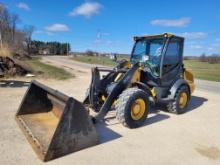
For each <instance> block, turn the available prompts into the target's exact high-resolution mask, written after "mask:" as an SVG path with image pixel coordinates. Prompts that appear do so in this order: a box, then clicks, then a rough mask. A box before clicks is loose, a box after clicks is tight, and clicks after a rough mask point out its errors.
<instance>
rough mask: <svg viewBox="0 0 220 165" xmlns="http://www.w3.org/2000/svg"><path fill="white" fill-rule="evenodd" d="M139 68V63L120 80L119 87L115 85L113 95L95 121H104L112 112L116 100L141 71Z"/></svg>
mask: <svg viewBox="0 0 220 165" xmlns="http://www.w3.org/2000/svg"><path fill="white" fill-rule="evenodd" d="M139 67H140V65H139V63H136V64H134V65H133V66H132V67H131V68H130V69H129V70H128V71H127V72H126V73H125V75H124V76H123V78H122V79H121V80H119V82H118V83H117V85H115V87H114V88H113V90H112V91H111V93H110V94H109V95H108V97H107V98H106V100H105V102H104V104H103V105H102V107H101V109H100V111H99V113H98V114H97V115H96V116H95V117H94V118H93V119H94V121H99V120H102V119H103V118H104V117H105V115H106V114H107V113H108V111H109V110H110V108H111V106H112V104H113V102H114V100H116V99H117V97H118V96H119V95H120V94H121V93H122V91H123V90H125V89H126V88H127V87H128V86H129V84H130V82H131V80H132V78H133V77H134V74H135V72H136V71H137V70H138V69H139Z"/></svg>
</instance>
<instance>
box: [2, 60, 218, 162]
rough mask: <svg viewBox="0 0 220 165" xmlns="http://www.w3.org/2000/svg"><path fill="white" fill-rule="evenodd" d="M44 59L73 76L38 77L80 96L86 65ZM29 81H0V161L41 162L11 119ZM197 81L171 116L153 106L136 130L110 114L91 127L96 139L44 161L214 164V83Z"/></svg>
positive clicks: (86, 81) (86, 78) (86, 80)
mask: <svg viewBox="0 0 220 165" xmlns="http://www.w3.org/2000/svg"><path fill="white" fill-rule="evenodd" d="M44 61H46V62H50V63H51V64H56V65H59V66H61V67H65V68H66V69H67V70H69V71H71V72H73V73H74V74H75V75H76V78H74V79H70V80H67V81H54V80H49V79H48V80H43V79H40V80H39V81H40V82H42V83H45V84H46V85H49V86H51V87H52V88H55V89H57V90H59V91H61V92H63V93H66V94H67V95H69V96H73V97H75V98H76V99H78V100H82V99H83V97H84V93H85V91H86V89H87V87H88V85H89V83H90V67H91V65H87V64H81V63H78V62H74V61H70V60H68V59H67V58H64V57H46V58H44ZM29 81H30V79H16V80H5V81H4V80H0V105H1V108H0V123H1V124H0V131H1V136H0V155H1V159H0V164H7V165H8V164H9V165H10V164H16V165H17V164H22V165H23V164H27V165H29V164H45V163H43V162H41V161H40V160H39V159H38V158H37V156H36V154H35V153H34V151H33V150H32V148H31V146H30V145H29V143H28V142H27V141H26V139H25V137H24V135H23V134H22V132H21V130H20V129H19V128H18V126H17V124H16V122H15V120H14V115H15V113H16V111H17V108H18V106H19V104H20V102H21V99H22V97H23V95H24V93H25V91H26V89H27V85H28V84H29V83H28V82H29ZM197 83H198V88H197V89H196V91H195V93H194V94H193V96H192V100H191V102H190V105H189V110H188V111H187V112H186V113H185V114H182V115H173V114H170V113H167V112H164V111H163V110H161V108H153V109H152V113H151V114H150V115H149V118H148V119H147V121H146V123H145V125H144V126H143V127H141V128H138V129H127V128H124V127H123V126H122V125H121V124H119V123H118V122H117V120H116V119H109V120H108V121H107V122H106V123H105V124H99V125H97V126H96V127H97V130H98V132H99V134H100V141H101V144H99V145H97V146H94V147H91V148H87V149H85V150H81V151H78V152H76V153H73V154H69V155H67V156H64V157H62V158H59V159H55V160H53V161H50V162H48V163H46V164H48V165H49V164H70V163H71V164H75V165H76V164H79V165H84V164H85V165H86V164H89V165H93V164H94V165H99V164H100V165H101V164H106V165H108V164H109V165H110V164H123V165H129V164H130V165H133V164H143V165H145V164H152V165H156V164H163V165H164V164H167V165H174V164H175V165H176V164H180V165H186V164H187V165H189V164H198V165H203V164H204V165H207V164H213V165H215V164H216V165H219V164H220V108H219V107H220V97H219V96H220V93H219V91H220V83H213V82H208V81H197ZM111 115H114V113H112V114H109V116H111Z"/></svg>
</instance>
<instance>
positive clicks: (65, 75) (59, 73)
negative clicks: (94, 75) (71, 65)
mask: <svg viewBox="0 0 220 165" xmlns="http://www.w3.org/2000/svg"><path fill="white" fill-rule="evenodd" d="M27 63H28V65H30V66H31V67H32V68H34V70H36V71H37V72H38V73H39V72H40V73H41V74H40V76H41V77H44V78H53V79H58V80H66V79H69V78H73V77H74V75H72V74H70V73H69V72H67V71H65V70H64V69H62V68H58V67H55V66H52V65H49V64H45V63H43V62H41V60H40V58H32V59H31V60H28V61H27Z"/></svg>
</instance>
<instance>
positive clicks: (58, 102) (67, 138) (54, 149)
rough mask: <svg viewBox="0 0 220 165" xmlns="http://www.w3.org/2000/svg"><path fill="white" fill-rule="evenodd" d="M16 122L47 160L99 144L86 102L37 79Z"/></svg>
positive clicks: (44, 159) (36, 149)
mask: <svg viewBox="0 0 220 165" xmlns="http://www.w3.org/2000/svg"><path fill="white" fill-rule="evenodd" d="M16 121H17V123H18V125H19V127H20V128H21V129H22V131H23V132H24V134H25V136H26V138H27V140H28V141H29V143H30V144H31V146H32V148H33V149H34V150H35V152H36V153H37V155H38V157H39V158H40V159H41V160H43V161H49V160H52V159H55V158H58V157H60V156H63V155H66V154H69V153H72V152H75V151H78V150H81V149H83V148H87V147H90V146H93V145H96V144H97V143H98V136H97V133H96V129H95V127H94V125H93V123H92V122H91V119H90V116H89V115H88V113H87V111H86V109H85V107H84V106H83V104H82V103H80V102H79V101H77V100H75V99H74V98H71V97H68V96H66V95H64V94H62V93H60V92H58V91H56V90H53V89H51V88H49V87H46V86H45V85H43V84H40V83H39V82H37V81H32V83H31V84H30V86H29V89H28V90H27V92H26V94H25V96H24V98H23V100H22V102H21V105H20V107H19V109H18V112H17V114H16Z"/></svg>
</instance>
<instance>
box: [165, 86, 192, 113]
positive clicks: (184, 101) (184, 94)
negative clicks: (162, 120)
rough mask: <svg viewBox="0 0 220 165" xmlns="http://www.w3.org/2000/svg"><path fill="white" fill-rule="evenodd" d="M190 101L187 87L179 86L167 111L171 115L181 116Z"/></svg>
mask: <svg viewBox="0 0 220 165" xmlns="http://www.w3.org/2000/svg"><path fill="white" fill-rule="evenodd" d="M189 100H190V93H189V89H188V87H187V86H185V85H184V86H181V87H180V88H179V89H178V90H177V92H176V94H175V97H174V101H172V102H170V103H168V105H167V110H168V111H169V112H171V113H175V114H181V113H184V112H185V111H186V109H187V105H188V102H189Z"/></svg>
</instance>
